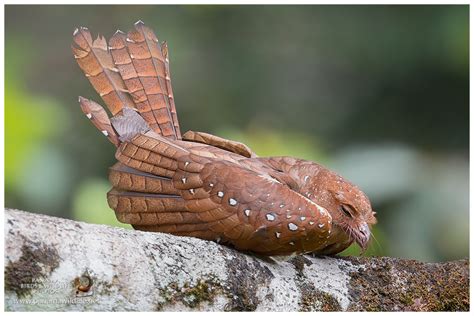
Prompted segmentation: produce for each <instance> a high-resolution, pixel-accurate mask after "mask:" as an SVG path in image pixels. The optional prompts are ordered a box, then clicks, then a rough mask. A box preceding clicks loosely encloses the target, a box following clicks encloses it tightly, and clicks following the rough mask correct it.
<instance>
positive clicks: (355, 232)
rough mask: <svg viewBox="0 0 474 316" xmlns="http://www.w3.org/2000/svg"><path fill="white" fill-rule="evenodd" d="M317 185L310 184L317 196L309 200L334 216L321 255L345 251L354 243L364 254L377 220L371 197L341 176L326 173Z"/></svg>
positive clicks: (315, 182)
mask: <svg viewBox="0 0 474 316" xmlns="http://www.w3.org/2000/svg"><path fill="white" fill-rule="evenodd" d="M314 180H316V181H311V182H312V183H311V184H310V185H311V187H312V189H313V191H314V195H312V196H310V197H309V198H310V199H311V200H313V201H314V202H315V203H317V204H319V205H321V206H322V207H324V208H326V210H327V211H328V212H329V213H330V214H331V217H332V223H333V227H332V230H331V233H330V236H329V239H328V246H327V247H326V248H324V249H323V250H322V251H321V253H322V254H334V253H338V252H341V251H343V250H344V249H346V248H347V247H349V246H350V245H351V244H352V243H353V242H356V243H357V244H358V245H359V246H360V247H361V248H362V250H365V249H367V246H368V244H369V240H370V237H371V230H370V229H371V226H372V225H374V224H375V223H376V222H377V220H376V218H375V212H373V211H372V206H371V204H370V201H369V199H368V197H367V196H366V195H365V193H364V192H362V191H361V190H360V189H359V188H358V187H357V186H355V185H353V184H352V183H350V182H349V181H347V180H345V179H344V178H342V177H341V176H339V175H337V174H335V173H334V172H331V171H330V170H327V169H323V170H320V172H319V173H318V176H317V179H314Z"/></svg>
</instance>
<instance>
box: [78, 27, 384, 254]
mask: <svg viewBox="0 0 474 316" xmlns="http://www.w3.org/2000/svg"><path fill="white" fill-rule="evenodd" d="M73 40H74V42H73V45H72V48H73V52H74V56H75V58H76V60H77V62H78V64H79V66H80V67H81V69H82V70H83V71H84V73H85V74H86V76H87V77H88V79H89V80H90V81H91V83H92V85H93V86H94V88H95V89H96V91H97V92H98V93H99V94H100V96H101V97H102V98H103V100H104V102H105V104H106V105H107V108H108V109H109V110H110V112H111V114H112V116H113V117H112V119H109V118H108V116H107V114H106V112H105V111H104V110H103V109H102V107H101V106H100V105H98V104H97V103H95V102H93V101H90V100H87V99H85V98H82V97H80V104H81V108H82V110H83V112H84V113H85V114H86V115H87V117H88V118H89V119H90V120H91V121H92V123H93V124H94V125H95V126H96V127H97V128H98V129H99V130H100V131H101V132H102V133H103V134H104V135H106V136H107V137H108V138H109V140H110V141H111V142H112V143H113V144H114V145H116V146H117V152H116V155H115V156H116V158H117V160H118V162H117V163H116V164H115V165H113V166H112V167H111V168H110V173H109V179H110V182H111V183H112V186H113V188H112V190H111V191H110V192H109V193H108V195H107V200H108V203H109V205H110V207H111V208H112V209H114V211H115V214H116V216H117V219H118V220H119V221H121V222H124V223H129V224H131V225H133V227H134V228H136V229H140V230H146V231H155V232H165V233H170V234H174V235H180V236H192V237H198V238H203V239H207V240H214V241H217V242H220V243H224V244H228V245H232V246H233V247H235V248H237V249H240V250H249V251H253V252H256V253H260V254H265V255H289V254H293V253H306V252H315V253H318V254H334V253H338V252H340V251H342V250H344V249H345V248H347V247H348V246H349V245H350V244H351V243H352V242H354V241H355V242H357V243H358V244H359V245H360V246H361V247H362V248H364V249H365V248H366V246H367V243H368V241H369V239H370V226H371V225H373V224H375V222H376V220H375V217H374V214H375V213H374V212H372V208H371V206H370V202H369V200H368V198H367V196H366V195H365V194H364V193H363V192H362V191H361V190H360V189H358V188H357V187H356V186H354V185H352V184H351V183H349V182H348V181H346V180H344V179H343V178H342V177H340V176H338V175H337V174H335V173H333V172H331V171H330V170H328V169H326V168H324V167H323V166H321V165H319V164H316V163H314V162H311V161H305V160H301V159H296V158H290V157H269V158H263V157H258V156H257V155H256V154H255V153H254V152H252V150H251V149H250V148H248V147H247V146H246V145H244V144H242V143H239V142H235V141H231V140H227V139H223V138H220V137H218V136H214V135H210V134H206V133H201V132H193V131H188V132H187V133H185V134H184V135H183V136H181V132H180V128H179V123H178V117H177V114H176V107H175V103H174V96H173V92H172V88H171V78H170V71H169V59H168V47H167V45H166V43H162V44H161V45H160V43H159V41H158V38H157V37H156V36H155V34H154V33H153V31H152V30H151V29H149V28H148V27H146V26H145V25H144V24H143V22H141V21H139V22H137V23H135V28H134V29H133V30H131V31H130V32H128V33H127V34H125V33H123V32H121V31H117V32H116V33H115V34H114V35H113V36H112V38H111V39H110V41H109V43H108V45H107V43H106V41H105V39H104V38H103V37H98V38H97V40H95V41H92V36H91V35H90V33H89V31H88V30H87V29H86V28H80V29H76V31H75V32H74V35H73Z"/></svg>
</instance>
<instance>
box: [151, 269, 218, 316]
mask: <svg viewBox="0 0 474 316" xmlns="http://www.w3.org/2000/svg"><path fill="white" fill-rule="evenodd" d="M221 292H223V291H222V286H221V285H220V284H219V283H218V282H217V278H215V277H214V276H212V275H211V276H206V277H205V278H203V279H199V280H197V281H196V282H195V284H192V285H191V284H189V283H188V282H186V283H184V285H183V286H179V285H178V284H177V283H175V282H173V283H170V284H168V286H167V287H166V288H163V289H161V290H160V296H161V298H162V299H164V302H159V303H157V304H156V310H157V311H159V310H162V309H163V307H164V306H165V305H166V304H176V303H177V302H181V303H183V304H184V305H185V306H187V307H190V308H196V307H198V306H199V305H200V304H201V303H202V302H209V303H212V302H213V301H214V298H215V296H216V295H217V294H218V293H221Z"/></svg>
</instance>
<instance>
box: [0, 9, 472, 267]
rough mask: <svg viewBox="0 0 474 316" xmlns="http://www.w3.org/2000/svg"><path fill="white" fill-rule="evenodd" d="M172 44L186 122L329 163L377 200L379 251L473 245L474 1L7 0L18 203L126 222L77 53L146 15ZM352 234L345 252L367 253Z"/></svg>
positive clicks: (372, 250) (440, 250)
mask: <svg viewBox="0 0 474 316" xmlns="http://www.w3.org/2000/svg"><path fill="white" fill-rule="evenodd" d="M139 19H141V20H143V21H145V23H146V24H148V25H149V26H150V27H152V28H153V29H154V30H156V32H157V34H158V36H159V37H160V39H161V40H164V39H166V40H167V41H168V43H169V47H170V56H171V57H170V58H171V72H172V78H173V90H174V94H175V97H176V102H177V107H178V112H179V117H180V123H181V126H182V127H183V131H186V130H188V129H191V130H198V131H205V132H210V133H215V134H217V135H219V136H223V137H228V138H230V139H235V140H238V141H242V142H244V143H246V144H248V145H249V146H250V147H251V148H252V149H253V150H254V151H255V152H256V153H257V154H259V155H261V156H270V155H290V156H295V157H301V158H305V159H310V160H314V161H317V162H319V163H322V164H324V165H327V166H328V167H330V168H332V169H334V170H336V171H337V172H339V173H340V174H342V175H343V176H344V177H346V178H347V179H349V180H350V181H352V182H354V183H357V184H358V185H359V186H360V187H361V188H362V189H363V190H364V191H365V192H366V193H367V194H368V196H369V197H370V198H371V200H372V203H373V207H374V210H375V211H377V217H378V224H377V225H376V226H375V228H374V231H373V234H374V236H375V238H376V239H377V242H375V241H374V242H373V243H372V244H371V245H370V247H369V249H368V250H367V251H366V252H365V255H389V256H400V257H409V258H416V259H421V260H437V261H439V260H447V259H454V258H461V257H465V256H467V255H468V249H469V245H468V242H469V238H468V236H469V227H468V220H467V219H468V209H469V199H468V183H469V178H468V170H469V165H468V153H469V146H468V140H469V136H468V135H469V133H468V132H469V40H468V39H469V7H468V6H459V5H458V6H436V5H430V6H412V5H411V6H393V5H392V6H51V5H49V6H26V5H24V6H12V5H9V6H6V9H5V49H6V50H5V202H6V206H8V207H15V208H20V209H25V210H28V211H35V212H41V213H48V214H55V215H59V216H63V217H68V218H73V219H77V220H83V221H87V222H91V223H99V224H109V225H116V226H122V227H130V226H129V225H122V224H120V223H118V221H117V220H116V219H115V217H114V214H113V212H112V211H111V210H110V209H109V208H108V206H107V202H106V197H105V195H106V192H107V191H108V190H109V184H108V182H107V169H108V167H109V166H111V165H112V164H113V163H114V160H115V159H114V148H113V146H112V145H110V144H109V143H108V141H107V139H106V138H105V137H103V136H101V135H100V133H97V131H96V130H95V129H94V128H93V127H92V126H91V125H90V122H88V120H87V119H86V118H85V117H84V116H83V114H82V112H81V111H80V109H79V106H78V104H77V96H78V95H79V94H80V95H83V96H85V97H90V98H93V99H94V100H96V101H99V100H100V98H99V97H98V96H97V94H96V93H95V91H93V89H92V87H91V86H90V84H89V82H88V81H87V80H86V79H85V78H84V76H83V74H82V73H81V71H80V70H79V67H78V66H77V65H76V64H75V60H74V58H73V57H72V54H71V51H70V43H71V33H72V31H73V30H74V28H75V27H76V26H80V25H84V26H88V27H89V28H90V29H91V30H92V32H93V33H95V34H96V32H97V31H100V32H101V34H103V35H105V36H106V37H109V36H111V35H112V34H113V33H114V32H115V30H116V28H121V29H122V30H128V29H130V28H131V27H132V25H133V23H134V22H135V21H136V20H139ZM359 252H360V250H359V249H358V248H357V247H356V246H352V247H351V248H350V249H348V250H346V251H345V252H344V254H355V255H358V254H359Z"/></svg>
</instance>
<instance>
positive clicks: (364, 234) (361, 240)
mask: <svg viewBox="0 0 474 316" xmlns="http://www.w3.org/2000/svg"><path fill="white" fill-rule="evenodd" d="M369 240H370V228H369V225H367V223H365V222H364V223H362V224H361V225H359V229H358V231H356V232H355V241H356V243H357V244H358V245H359V246H360V248H362V252H365V250H366V249H367V246H368V245H369Z"/></svg>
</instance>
